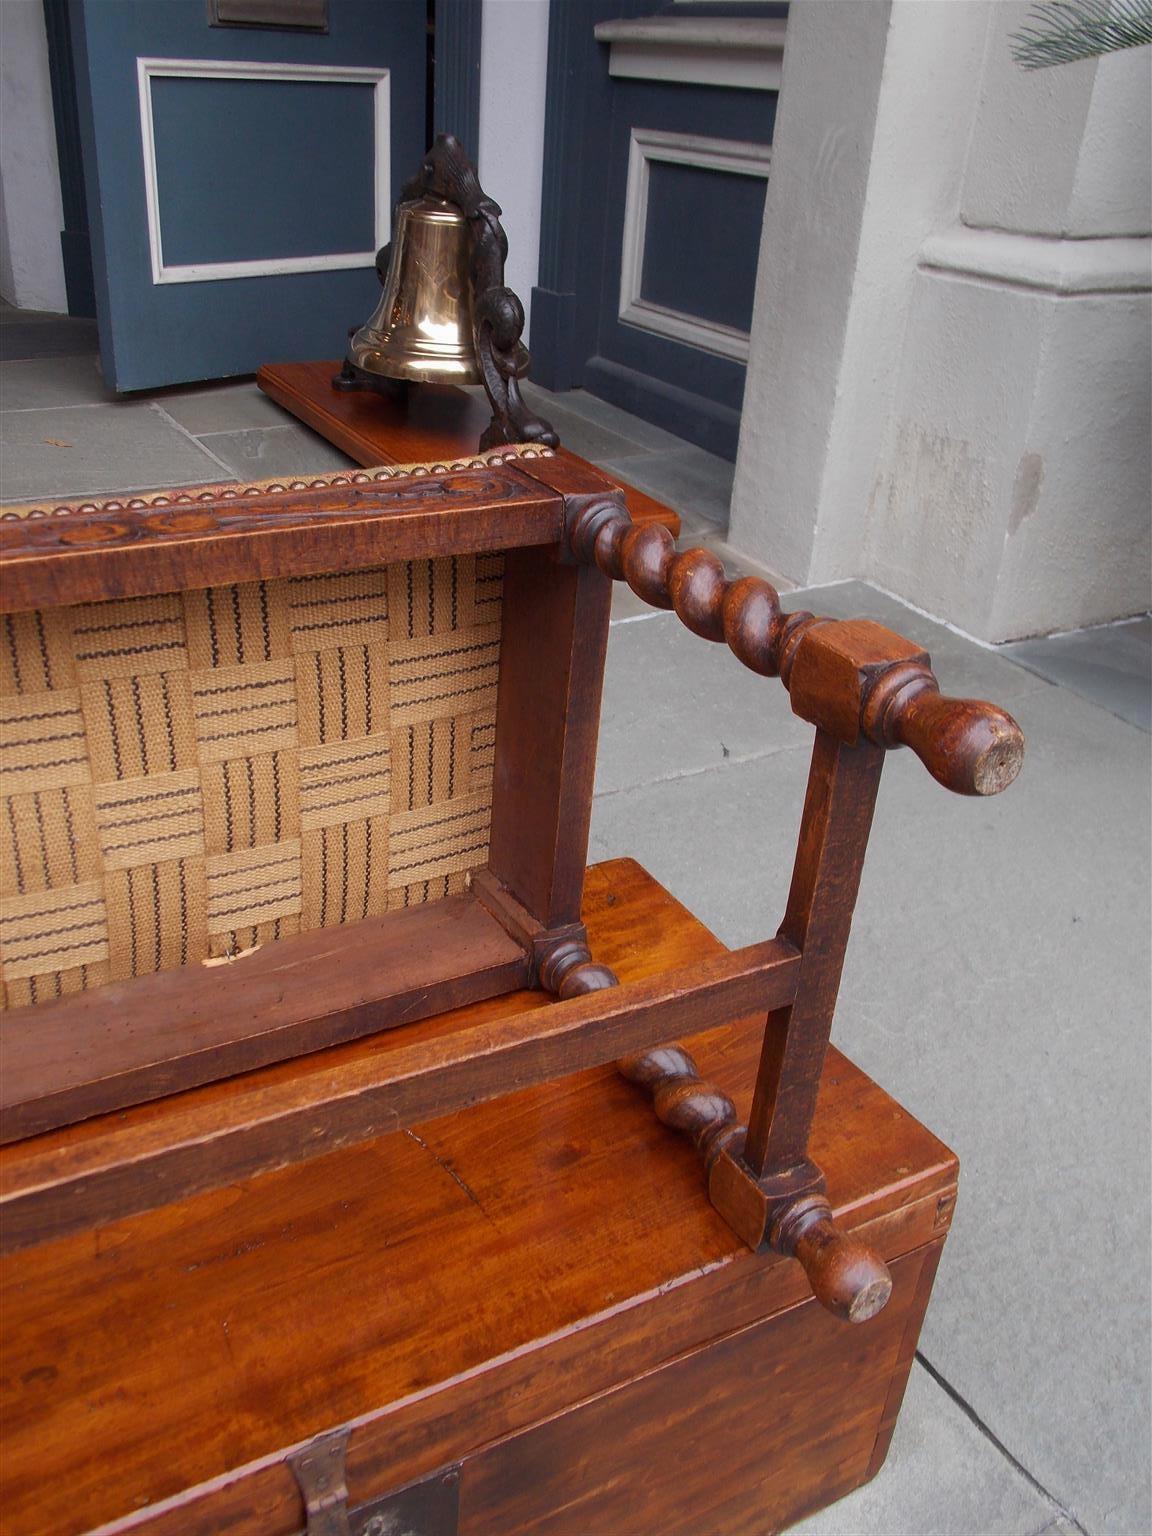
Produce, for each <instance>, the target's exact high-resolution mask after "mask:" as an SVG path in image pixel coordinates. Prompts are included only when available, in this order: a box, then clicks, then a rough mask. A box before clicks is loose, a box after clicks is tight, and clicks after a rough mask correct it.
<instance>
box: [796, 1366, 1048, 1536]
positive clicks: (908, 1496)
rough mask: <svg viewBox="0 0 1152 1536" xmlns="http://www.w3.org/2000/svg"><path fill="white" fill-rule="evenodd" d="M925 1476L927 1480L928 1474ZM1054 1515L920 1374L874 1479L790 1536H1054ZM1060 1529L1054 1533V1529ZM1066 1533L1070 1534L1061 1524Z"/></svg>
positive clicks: (911, 1382) (916, 1369)
mask: <svg viewBox="0 0 1152 1536" xmlns="http://www.w3.org/2000/svg"><path fill="white" fill-rule="evenodd" d="M926 1474H927V1475H926ZM1060 1519H1061V1513H1060V1511H1059V1509H1058V1508H1057V1507H1056V1506H1054V1505H1053V1503H1052V1501H1051V1500H1050V1499H1048V1498H1046V1497H1045V1496H1044V1494H1043V1493H1041V1492H1040V1491H1039V1490H1038V1489H1036V1488H1035V1487H1034V1486H1033V1485H1032V1484H1031V1483H1030V1482H1029V1481H1028V1479H1027V1478H1026V1477H1024V1476H1023V1474H1022V1473H1020V1472H1019V1471H1018V1470H1017V1469H1016V1468H1015V1467H1013V1466H1012V1464H1011V1462H1009V1461H1007V1460H1005V1458H1004V1457H1003V1456H1002V1455H1001V1454H1000V1452H999V1450H997V1448H996V1447H995V1446H994V1445H992V1444H991V1442H990V1441H988V1440H987V1439H986V1438H985V1437H984V1436H983V1435H982V1434H981V1433H980V1430H979V1429H978V1428H977V1427H976V1425H974V1424H973V1423H972V1421H971V1420H970V1419H969V1418H968V1417H967V1415H966V1414H965V1413H964V1412H963V1411H962V1409H960V1408H959V1407H957V1405H956V1404H955V1403H954V1402H953V1401H952V1400H951V1398H949V1397H948V1396H947V1395H946V1394H945V1393H943V1392H941V1391H940V1390H939V1388H938V1387H937V1386H936V1384H935V1383H934V1382H933V1381H932V1378H931V1377H930V1376H929V1375H928V1374H927V1372H926V1371H925V1370H923V1368H922V1367H921V1366H920V1365H918V1364H915V1365H913V1367H912V1374H911V1376H910V1377H909V1379H908V1390H907V1392H906V1394H905V1397H904V1409H903V1412H902V1413H901V1416H900V1418H899V1419H898V1420H897V1423H896V1433H895V1434H894V1435H893V1437H892V1448H891V1450H890V1451H889V1452H888V1459H887V1461H886V1462H885V1463H884V1466H883V1468H882V1469H881V1471H880V1473H879V1475H878V1476H877V1477H875V1478H873V1480H872V1482H870V1483H867V1484H865V1486H864V1487H863V1488H859V1489H857V1491H856V1492H855V1493H851V1494H849V1495H848V1497H847V1498H846V1499H841V1500H840V1501H839V1503H837V1504H833V1505H831V1506H830V1507H829V1508H828V1509H822V1510H821V1511H820V1513H819V1514H817V1515H810V1516H809V1517H808V1519H807V1520H801V1521H800V1522H799V1524H798V1525H794V1526H791V1527H790V1533H791V1536H864V1533H871V1532H883V1533H884V1536H1039V1533H1040V1532H1041V1531H1043V1532H1045V1533H1046V1536H1055V1532H1054V1531H1053V1525H1054V1522H1056V1521H1059V1520H1060ZM1057 1528H1058V1527H1057ZM1065 1529H1066V1530H1067V1531H1069V1532H1071V1531H1073V1530H1075V1527H1074V1526H1073V1525H1071V1524H1070V1523H1066V1524H1065Z"/></svg>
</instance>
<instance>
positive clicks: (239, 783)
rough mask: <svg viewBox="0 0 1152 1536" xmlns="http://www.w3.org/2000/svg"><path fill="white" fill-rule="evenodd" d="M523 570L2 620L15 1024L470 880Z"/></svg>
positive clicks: (2, 928)
mask: <svg viewBox="0 0 1152 1536" xmlns="http://www.w3.org/2000/svg"><path fill="white" fill-rule="evenodd" d="M502 572H503V558H502V556H500V555H479V556H460V557H455V558H445V559H440V560H435V561H411V562H399V563H397V564H394V565H390V566H387V567H382V568H378V569H374V570H367V571H357V572H353V573H351V574H348V575H337V576H305V577H293V578H288V579H282V580H277V581H270V582H253V583H249V584H245V585H241V586H231V587H212V588H208V589H207V590H204V591H198V592H185V593H177V594H172V595H167V596H161V597H142V598H131V599H127V600H115V601H109V602H102V603H95V604H87V605H81V606H76V607H72V608H60V609H51V610H49V609H45V610H44V611H43V612H32V613H19V614H12V615H9V616H7V617H5V618H4V619H3V620H2V621H0V982H2V986H3V1003H4V1005H5V1006H7V1007H19V1006H23V1005H25V1004H29V1003H36V1002H40V1001H43V1000H45V999H48V998H53V997H57V996H59V995H61V994H62V993H66V992H75V991H80V990H82V989H84V988H87V987H95V986H100V985H101V984H103V983H105V982H108V981H112V980H120V979H122V978H125V977H129V976H136V975H141V974H143V973H145V972H149V971H157V970H166V969H169V968H172V967H176V966H180V965H187V964H191V963H195V962H197V961H201V960H204V959H206V958H209V957H213V956H221V955H229V954H235V953H238V952H239V951H241V950H244V949H247V948H250V947H251V946H252V945H255V944H266V943H270V942H273V941H275V940H277V939H281V938H285V937H287V936H288V935H290V934H293V933H297V932H301V931H305V930H308V929H315V928H325V927H331V926H334V925H337V924H340V923H346V922H357V921H359V920H361V919H362V918H365V917H368V916H370V915H374V914H378V913H382V912H385V911H388V910H390V909H392V908H396V907H402V906H408V905H411V904H413V903H419V902H425V901H431V900H436V899H438V898H439V897H441V896H444V895H447V894H450V893H452V892H456V891H460V890H462V889H463V888H464V886H465V884H466V880H467V875H468V873H469V872H470V871H471V870H474V869H477V868H479V867H481V866H483V865H484V863H485V862H486V859H487V852H488V825H489V817H490V810H491V793H492V790H491V786H492V762H493V750H494V743H495V734H496V685H497V678H498V671H499V644H500V606H501V591H502Z"/></svg>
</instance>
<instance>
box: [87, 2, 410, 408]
mask: <svg viewBox="0 0 1152 1536" xmlns="http://www.w3.org/2000/svg"><path fill="white" fill-rule="evenodd" d="M72 25H73V44H74V53H75V59H76V74H77V87H78V94H79V103H80V120H81V131H82V136H83V140H84V158H85V178H86V184H87V193H88V205H89V210H90V219H91V229H92V245H93V267H94V276H95V286H96V297H97V312H98V320H99V328H100V341H101V356H102V361H103V366H104V376H105V379H106V381H107V382H108V383H109V385H110V386H111V387H112V388H114V389H117V390H121V391H124V390H133V389H144V388H154V387H156V386H158V385H164V384H175V383H183V382H187V381H189V380H193V379H202V378H221V377H225V376H227V375H229V374H235V373H252V372H254V371H255V370H256V369H257V368H258V367H259V366H260V364H261V363H264V362H274V361H283V360H286V359H290V358H291V359H298V358H314V357H331V356H333V355H334V354H336V353H338V352H339V351H340V349H341V344H342V342H343V339H344V337H345V335H346V333H347V331H348V328H349V327H350V326H352V325H355V324H359V323H361V322H362V321H363V320H364V319H365V318H366V316H367V315H368V313H369V312H370V310H371V309H372V307H373V305H374V304H375V302H376V299H377V296H378V285H377V282H376V277H375V273H374V270H373V256H374V253H375V250H376V247H377V245H378V244H381V243H383V241H384V239H386V238H387V225H388V214H389V205H390V200H391V197H392V195H393V194H394V191H395V189H397V188H398V187H399V186H400V185H401V184H402V183H403V181H404V180H405V179H406V178H407V177H408V176H409V175H411V174H412V172H413V170H414V168H415V167H416V166H417V165H418V163H419V160H420V156H421V155H422V154H423V152H424V147H425V142H424V141H425V105H426V103H425V92H426V69H427V61H426V5H425V0H388V3H387V4H380V3H379V0H330V4H329V27H330V30H329V31H328V33H327V34H316V33H304V32H291V31H285V30H282V29H275V30H272V29H263V28H249V27H245V28H220V27H211V26H209V25H208V14H207V7H206V6H205V4H204V0H163V3H162V4H159V3H154V0H75V3H74V4H73V7H72Z"/></svg>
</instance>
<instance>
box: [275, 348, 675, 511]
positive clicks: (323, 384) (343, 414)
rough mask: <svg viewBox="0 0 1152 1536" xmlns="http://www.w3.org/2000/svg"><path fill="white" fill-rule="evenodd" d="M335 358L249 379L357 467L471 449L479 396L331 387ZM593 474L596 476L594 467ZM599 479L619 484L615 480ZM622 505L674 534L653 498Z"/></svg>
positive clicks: (280, 366)
mask: <svg viewBox="0 0 1152 1536" xmlns="http://www.w3.org/2000/svg"><path fill="white" fill-rule="evenodd" d="M339 371H340V364H339V362H337V361H335V360H333V361H332V362H319V363H267V364H265V366H264V367H263V368H261V370H260V372H259V374H258V375H257V377H256V382H257V383H258V384H259V385H260V388H261V389H262V390H263V391H264V393H265V394H267V395H269V396H270V397H271V398H272V399H273V400H275V401H276V403H277V405H282V406H283V407H284V409H285V410H286V411H291V412H292V414H293V416H296V417H298V418H299V419H300V420H301V421H303V422H305V423H306V424H307V425H308V426H310V427H311V428H312V429H313V430H314V431H316V432H319V434H320V436H321V437H323V438H326V439H327V440H328V442H330V443H332V444H334V445H335V446H336V447H337V448H339V449H340V451H341V452H342V453H346V454H347V455H348V457H349V458H350V459H354V460H355V461H356V463H357V464H363V465H365V466H366V467H368V466H371V465H374V464H406V463H412V462H416V461H417V460H419V461H421V462H423V461H428V462H433V461H435V460H437V459H439V460H443V459H445V458H451V457H453V456H455V455H458V454H462V453H475V452H476V445H477V443H478V442H479V440H480V434H481V433H482V432H483V431H484V429H485V428H486V427H487V425H488V422H489V420H490V419H491V414H492V411H491V406H490V405H489V403H488V401H487V400H486V399H484V397H483V396H482V395H479V394H476V395H470V394H465V393H464V391H463V390H460V389H456V388H455V387H454V386H452V385H450V384H421V385H418V386H417V387H415V388H414V389H412V390H410V391H409V394H408V400H407V403H406V404H405V405H399V404H397V403H396V402H395V401H394V400H389V399H386V398H385V397H384V396H382V395H373V394H367V393H360V392H357V391H350V392H348V393H344V392H342V391H340V390H337V389H333V388H332V379H333V378H334V377H335V375H336V374H337V373H339ZM558 452H559V455H560V457H564V458H568V459H571V460H573V461H575V462H577V463H579V464H580V465H581V466H583V467H584V468H585V469H588V468H590V467H591V466H589V465H587V464H586V463H585V461H584V460H583V459H581V458H579V456H578V455H576V454H573V453H570V452H569V451H568V449H566V448H564V446H563V444H561V447H560V449H559V450H558ZM594 473H600V472H599V471H594ZM603 480H604V483H605V484H615V485H620V484H621V483H622V482H620V481H619V480H613V481H609V479H608V477H607V476H603ZM623 490H624V494H625V499H626V501H627V504H628V510H629V512H630V513H631V514H632V517H633V518H634V519H635V521H636V522H638V523H647V522H658V523H662V524H663V525H664V527H666V528H668V529H670V530H671V532H672V533H673V534H678V533H679V532H680V518H679V517H678V515H677V514H676V513H675V512H674V511H673V510H672V508H671V507H667V506H665V505H664V503H663V502H662V501H657V500H656V498H655V497H654V496H649V495H647V494H646V493H645V492H644V491H638V490H637V489H636V488H635V487H634V486H631V485H624V486H623Z"/></svg>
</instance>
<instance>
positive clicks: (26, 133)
mask: <svg viewBox="0 0 1152 1536" xmlns="http://www.w3.org/2000/svg"><path fill="white" fill-rule="evenodd" d="M63 227H64V215H63V209H62V207H61V202H60V172H59V168H58V165H57V161H56V132H55V128H54V127H53V122H52V88H51V84H50V82H49V78H48V43H47V39H46V37H45V32H44V11H43V7H42V6H41V4H40V0H0V296H3V298H5V299H6V300H7V301H8V303H9V304H15V305H17V306H18V307H19V308H20V309H48V310H57V311H64V310H66V309H67V308H68V296H67V293H66V291H65V288H64V261H63V258H62V256H61V254H60V231H61V229H62V228H63Z"/></svg>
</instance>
